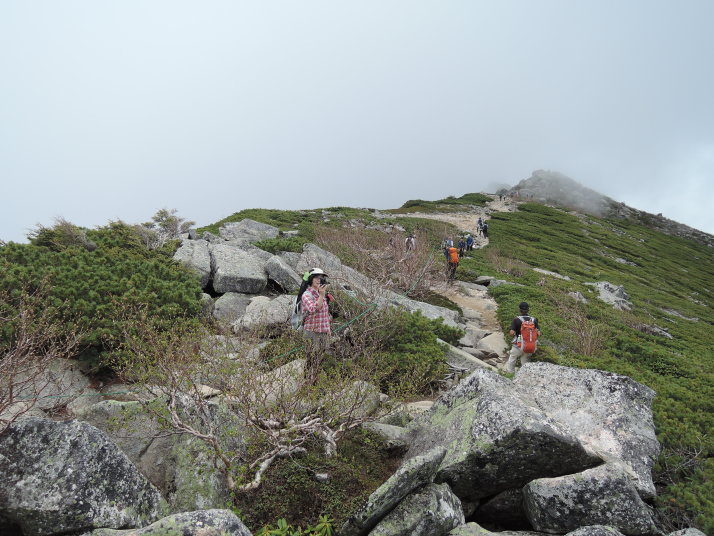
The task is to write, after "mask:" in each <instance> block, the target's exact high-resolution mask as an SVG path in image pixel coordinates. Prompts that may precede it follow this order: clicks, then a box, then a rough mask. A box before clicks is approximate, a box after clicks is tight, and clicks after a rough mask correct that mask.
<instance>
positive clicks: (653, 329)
mask: <svg viewBox="0 0 714 536" xmlns="http://www.w3.org/2000/svg"><path fill="white" fill-rule="evenodd" d="M637 329H638V330H639V331H641V332H642V333H648V334H650V335H657V336H659V337H666V338H667V339H674V337H672V335H671V334H670V333H669V331H667V328H661V327H659V326H650V325H648V324H640V325H639V326H637Z"/></svg>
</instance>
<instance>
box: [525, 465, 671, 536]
mask: <svg viewBox="0 0 714 536" xmlns="http://www.w3.org/2000/svg"><path fill="white" fill-rule="evenodd" d="M523 497H524V501H523V503H524V508H525V511H526V516H527V517H528V520H529V521H530V522H531V525H532V526H533V527H534V528H535V529H536V530H542V531H545V532H555V533H565V532H569V531H572V530H575V529H577V528H579V527H583V526H588V525H607V526H610V527H614V528H616V529H617V530H619V531H620V532H622V533H623V534H627V535H639V534H651V533H655V532H657V529H656V527H655V525H654V523H653V521H652V516H651V513H650V509H649V507H648V506H647V505H646V504H645V503H644V502H643V501H642V499H641V498H640V496H639V495H638V493H637V490H636V489H635V486H634V484H633V483H632V482H631V481H630V479H629V478H628V477H627V475H626V474H625V471H624V470H623V469H622V467H621V466H619V465H615V464H606V465H601V466H600V467H595V468H593V469H588V470H586V471H583V472H582V473H578V474H572V475H566V476H560V477H557V478H541V479H538V480H534V481H532V482H529V483H528V484H527V485H526V486H525V487H524V488H523Z"/></svg>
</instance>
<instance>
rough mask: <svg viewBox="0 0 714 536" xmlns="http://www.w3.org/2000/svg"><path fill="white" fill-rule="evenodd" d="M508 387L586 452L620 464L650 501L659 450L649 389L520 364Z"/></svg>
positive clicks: (599, 374) (594, 373)
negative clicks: (572, 436) (518, 393)
mask: <svg viewBox="0 0 714 536" xmlns="http://www.w3.org/2000/svg"><path fill="white" fill-rule="evenodd" d="M513 383H514V385H515V386H516V388H517V390H518V391H519V392H520V393H521V394H522V396H523V397H530V398H532V399H533V400H534V401H535V403H536V405H537V407H538V408H540V409H541V410H542V411H543V412H544V413H545V414H546V415H548V417H550V418H552V419H554V420H555V421H557V422H558V423H560V424H561V425H562V426H564V427H565V429H567V430H568V432H570V433H572V434H573V435H575V436H576V437H577V438H578V439H579V440H580V442H581V443H582V444H583V445H584V446H585V448H586V449H587V450H588V451H589V452H591V453H593V454H595V455H597V456H599V457H601V458H603V459H605V460H607V461H621V462H622V463H624V464H625V466H626V467H627V469H628V473H629V474H630V477H631V479H632V481H633V483H634V484H635V487H636V488H637V491H638V492H639V493H640V495H641V496H642V497H644V498H651V497H654V495H655V487H654V483H653V482H652V467H653V466H654V463H655V461H656V460H657V457H658V456H659V451H660V446H659V442H658V441H657V437H656V435H655V426H654V421H653V418H652V400H653V399H654V396H655V392H654V391H653V390H652V389H650V388H649V387H646V386H644V385H642V384H640V383H637V382H636V381H634V380H633V379H631V378H628V377H627V376H621V375H619V374H614V373H612V372H604V371H601V370H589V369H575V368H570V367H561V366H557V365H551V364H549V363H529V364H527V365H524V366H523V367H522V368H521V369H520V371H519V372H518V373H517V374H516V377H515V379H514V382H513Z"/></svg>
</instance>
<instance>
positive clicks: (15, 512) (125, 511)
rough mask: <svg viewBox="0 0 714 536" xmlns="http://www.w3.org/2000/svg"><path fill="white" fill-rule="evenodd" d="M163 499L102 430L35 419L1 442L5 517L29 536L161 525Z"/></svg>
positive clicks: (0, 498)
mask: <svg viewBox="0 0 714 536" xmlns="http://www.w3.org/2000/svg"><path fill="white" fill-rule="evenodd" d="M161 511H162V501H161V495H160V494H159V492H158V491H157V490H156V488H154V487H153V486H152V485H151V484H150V483H149V482H148V481H147V480H146V478H144V477H143V476H142V475H141V474H140V473H139V471H138V470H137V469H136V467H134V465H133V464H132V463H131V461H130V460H129V459H128V458H127V457H126V455H125V454H123V453H122V452H121V451H120V450H119V448H118V447H117V446H115V445H114V444H113V443H112V442H111V441H110V440H109V439H108V438H107V437H106V436H105V435H104V434H103V433H102V432H100V431H99V430H97V429H96V428H95V427H93V426H91V425H89V424H87V423H83V422H79V421H68V422H54V421H51V420H48V419H39V418H30V419H26V420H23V421H21V422H18V423H15V424H14V425H13V426H11V427H10V429H9V430H8V431H7V432H6V433H5V434H3V435H2V436H1V437H0V515H3V516H5V517H6V518H7V519H9V520H10V521H12V522H13V523H16V524H17V525H18V526H19V527H20V528H21V529H22V532H23V534H24V535H25V536H41V535H49V534H57V533H62V532H69V531H81V530H91V529H93V528H98V527H111V528H123V527H141V526H144V525H146V524H148V523H150V522H151V521H153V520H155V519H158V518H159V517H160V513H161Z"/></svg>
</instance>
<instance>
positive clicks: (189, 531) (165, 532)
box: [82, 510, 251, 536]
mask: <svg viewBox="0 0 714 536" xmlns="http://www.w3.org/2000/svg"><path fill="white" fill-rule="evenodd" d="M178 535H180V536H251V532H250V531H249V530H248V528H247V527H246V526H245V525H244V524H243V522H242V521H241V520H240V519H238V517H237V516H236V515H235V514H234V513H233V512H231V511H230V510H198V511H196V512H182V513H180V514H174V515H172V516H169V517H165V518H163V519H160V520H159V521H157V522H156V523H152V524H151V525H149V526H148V527H144V528H143V529H138V530H137V529H132V530H112V529H98V530H95V531H92V532H88V533H85V534H83V535H82V536H178Z"/></svg>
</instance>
